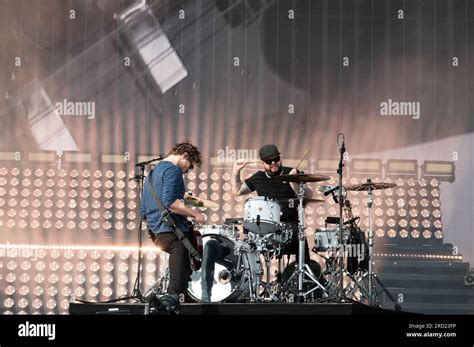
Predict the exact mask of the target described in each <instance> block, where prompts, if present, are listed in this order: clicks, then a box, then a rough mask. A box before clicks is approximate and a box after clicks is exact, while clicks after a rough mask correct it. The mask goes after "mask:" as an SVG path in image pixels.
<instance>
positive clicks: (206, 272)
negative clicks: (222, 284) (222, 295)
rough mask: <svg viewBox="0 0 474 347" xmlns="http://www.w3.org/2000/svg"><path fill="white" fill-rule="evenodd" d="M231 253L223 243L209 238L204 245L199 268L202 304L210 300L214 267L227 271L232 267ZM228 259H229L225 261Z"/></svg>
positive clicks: (230, 249)
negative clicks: (223, 268) (222, 267)
mask: <svg viewBox="0 0 474 347" xmlns="http://www.w3.org/2000/svg"><path fill="white" fill-rule="evenodd" d="M232 251H233V249H232V248H230V247H229V246H228V245H227V244H226V243H225V242H221V241H220V240H219V239H214V238H211V239H209V240H208V241H207V242H206V243H205V245H204V251H203V256H202V267H201V276H202V277H201V289H202V298H201V300H202V301H203V302H209V301H210V299H211V293H212V286H213V284H214V267H215V265H216V263H217V264H220V265H222V266H225V267H226V268H227V269H228V270H229V271H230V270H231V268H232V266H233V262H232V260H230V259H232V258H233V254H231V252H232ZM226 257H227V258H230V259H226Z"/></svg>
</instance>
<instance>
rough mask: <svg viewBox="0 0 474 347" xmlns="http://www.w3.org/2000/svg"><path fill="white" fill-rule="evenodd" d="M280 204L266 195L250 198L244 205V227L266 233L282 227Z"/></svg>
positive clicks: (262, 233) (261, 233)
mask: <svg viewBox="0 0 474 347" xmlns="http://www.w3.org/2000/svg"><path fill="white" fill-rule="evenodd" d="M280 215H281V207H280V204H279V203H278V202H277V201H276V200H274V199H270V198H267V197H264V196H256V197H253V198H250V199H248V200H247V201H246V202H245V205H244V218H243V219H244V222H243V226H244V229H246V230H248V231H251V232H253V233H255V234H260V235H265V234H268V233H272V232H275V231H277V230H278V229H279V228H280Z"/></svg>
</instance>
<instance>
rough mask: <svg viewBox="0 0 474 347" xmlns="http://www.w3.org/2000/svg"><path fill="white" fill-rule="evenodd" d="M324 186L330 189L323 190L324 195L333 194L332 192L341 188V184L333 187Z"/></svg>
mask: <svg viewBox="0 0 474 347" xmlns="http://www.w3.org/2000/svg"><path fill="white" fill-rule="evenodd" d="M324 187H327V188H329V189H328V190H325V191H324V192H323V194H324V196H328V195H329V194H331V193H332V192H334V191H336V190H338V189H339V186H332V187H331V186H324ZM321 189H322V187H321Z"/></svg>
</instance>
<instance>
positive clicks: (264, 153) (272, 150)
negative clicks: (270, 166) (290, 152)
mask: <svg viewBox="0 0 474 347" xmlns="http://www.w3.org/2000/svg"><path fill="white" fill-rule="evenodd" d="M278 154H280V152H279V151H278V148H277V146H275V145H265V146H263V147H262V148H260V151H259V155H260V159H262V160H263V159H269V158H272V157H275V156H277V155H278Z"/></svg>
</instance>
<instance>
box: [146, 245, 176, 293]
mask: <svg viewBox="0 0 474 347" xmlns="http://www.w3.org/2000/svg"><path fill="white" fill-rule="evenodd" d="M163 254H164V257H165V260H164V265H163V269H164V272H165V273H164V275H163V276H161V277H160V278H158V280H156V281H155V283H153V284H152V285H151V287H150V288H149V289H148V290H147V291H146V292H145V294H143V297H144V299H145V301H146V302H148V301H149V300H150V299H151V296H156V295H164V294H166V292H167V290H168V285H169V281H170V269H169V267H168V257H169V255H168V254H167V253H165V252H163Z"/></svg>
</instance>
